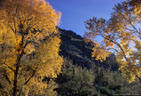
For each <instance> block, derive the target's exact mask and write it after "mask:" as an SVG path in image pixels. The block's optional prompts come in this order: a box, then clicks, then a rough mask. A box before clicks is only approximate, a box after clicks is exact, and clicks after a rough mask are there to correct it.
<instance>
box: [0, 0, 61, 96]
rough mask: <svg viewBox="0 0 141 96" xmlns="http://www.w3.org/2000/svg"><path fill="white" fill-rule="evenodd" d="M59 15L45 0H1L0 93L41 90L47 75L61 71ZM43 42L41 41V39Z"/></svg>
mask: <svg viewBox="0 0 141 96" xmlns="http://www.w3.org/2000/svg"><path fill="white" fill-rule="evenodd" d="M59 18H60V15H59V13H57V12H56V11H55V10H54V9H53V8H52V7H51V6H50V5H49V4H48V3H47V2H46V1H45V0H3V1H1V4H0V95H2V96H19V95H20V96H21V95H23V96H27V95H29V94H30V93H35V94H39V93H42V92H43V91H42V90H43V89H44V88H47V87H48V85H46V83H44V82H42V80H43V78H44V77H45V76H46V77H48V78H55V77H57V74H59V73H60V71H61V65H62V62H63V60H62V57H60V56H59V54H58V53H59V46H60V39H59V37H58V36H57V35H55V34H58V31H57V29H56V25H57V24H58V21H59ZM43 41H44V42H43Z"/></svg>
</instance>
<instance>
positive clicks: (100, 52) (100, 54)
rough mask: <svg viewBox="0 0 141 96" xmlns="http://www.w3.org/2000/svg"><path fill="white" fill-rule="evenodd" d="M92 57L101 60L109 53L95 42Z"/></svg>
mask: <svg viewBox="0 0 141 96" xmlns="http://www.w3.org/2000/svg"><path fill="white" fill-rule="evenodd" d="M92 50H93V52H92V57H95V58H96V60H100V61H101V62H103V61H104V60H106V58H107V57H108V56H109V55H110V54H111V53H110V52H108V51H106V50H105V49H104V48H100V47H99V45H98V44H95V45H94V47H93V49H92Z"/></svg>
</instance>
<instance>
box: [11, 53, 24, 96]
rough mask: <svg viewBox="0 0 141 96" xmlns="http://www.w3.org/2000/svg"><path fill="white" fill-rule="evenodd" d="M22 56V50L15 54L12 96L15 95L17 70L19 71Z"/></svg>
mask: <svg viewBox="0 0 141 96" xmlns="http://www.w3.org/2000/svg"><path fill="white" fill-rule="evenodd" d="M22 56H23V51H22V52H21V54H19V55H17V60H16V70H15V71H14V83H13V96H17V81H18V72H19V67H20V60H21V57H22Z"/></svg>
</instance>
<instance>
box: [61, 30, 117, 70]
mask: <svg viewBox="0 0 141 96" xmlns="http://www.w3.org/2000/svg"><path fill="white" fill-rule="evenodd" d="M59 30H60V33H61V39H62V44H61V52H60V54H61V55H62V56H63V57H64V58H68V59H70V60H72V62H73V64H75V65H80V66H83V67H87V68H91V66H92V64H94V65H97V66H101V67H104V68H105V69H110V70H117V69H118V66H117V62H116V58H115V56H114V55H111V56H110V57H108V58H107V60H106V61H105V62H103V63H101V62H100V61H96V60H94V59H93V58H91V52H92V47H93V44H92V42H90V43H86V42H85V41H84V38H83V37H81V36H80V35H77V34H76V33H74V32H73V31H70V30H63V29H59Z"/></svg>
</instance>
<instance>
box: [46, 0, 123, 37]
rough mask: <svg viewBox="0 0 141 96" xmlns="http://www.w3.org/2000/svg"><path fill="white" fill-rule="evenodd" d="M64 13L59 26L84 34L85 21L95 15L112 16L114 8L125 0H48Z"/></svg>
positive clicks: (106, 17)
mask: <svg viewBox="0 0 141 96" xmlns="http://www.w3.org/2000/svg"><path fill="white" fill-rule="evenodd" d="M46 1H48V2H49V3H50V5H52V6H53V8H54V9H55V10H57V11H60V12H61V13H62V17H61V22H60V25H59V27H60V28H63V29H66V30H72V31H74V32H76V33H77V34H79V35H81V36H83V34H84V32H85V26H84V21H86V20H88V19H90V18H91V17H93V16H96V17H103V18H105V19H108V18H110V15H111V12H112V8H113V6H114V5H115V4H117V3H119V2H122V1H123V0H46Z"/></svg>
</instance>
